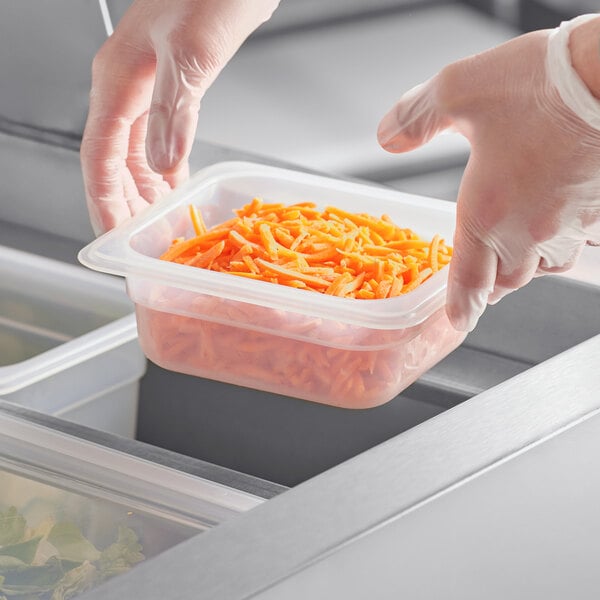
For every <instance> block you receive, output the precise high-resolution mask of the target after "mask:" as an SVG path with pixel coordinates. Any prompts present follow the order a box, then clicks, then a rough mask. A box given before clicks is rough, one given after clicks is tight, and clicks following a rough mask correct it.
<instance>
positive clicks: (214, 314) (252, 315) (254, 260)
mask: <svg viewBox="0 0 600 600" xmlns="http://www.w3.org/2000/svg"><path fill="white" fill-rule="evenodd" d="M189 215H190V220H191V225H192V228H191V231H192V233H191V236H192V237H190V239H184V238H183V237H181V238H177V239H175V240H173V241H172V244H171V246H170V247H169V248H168V249H167V250H166V251H165V252H164V253H163V254H162V256H161V258H162V259H163V260H166V261H171V262H175V263H179V264H182V265H189V266H193V267H200V268H203V269H209V270H213V271H217V272H223V273H230V274H232V275H234V276H237V277H243V278H246V279H255V280H258V281H264V282H269V283H275V284H279V285H284V286H288V287H292V288H296V289H299V290H303V291H306V292H313V293H318V294H325V295H328V296H336V297H340V298H351V299H356V300H357V301H365V300H379V299H386V298H393V297H397V296H401V295H404V294H408V293H410V292H412V291H414V290H415V289H417V288H418V287H419V286H420V285H422V284H423V283H424V282H425V281H427V280H428V279H429V278H430V277H432V276H433V275H434V274H435V273H436V272H437V271H439V270H440V269H442V268H443V267H444V266H446V265H447V264H448V263H449V262H450V260H451V257H452V248H451V247H449V246H447V245H446V244H445V242H444V240H443V239H442V238H441V236H439V235H435V236H434V237H433V238H432V239H431V240H426V239H422V238H421V237H419V235H417V233H415V232H414V231H413V230H411V229H409V228H406V227H401V226H399V224H396V223H394V222H393V221H392V219H391V218H390V217H389V216H387V215H382V216H381V217H376V216H373V215H369V214H366V213H360V214H353V213H350V212H348V211H344V210H342V209H339V208H335V207H326V208H325V209H323V210H320V209H317V207H316V205H315V204H313V203H310V202H302V203H297V204H293V205H287V206H286V205H284V204H279V203H264V202H263V201H262V200H261V199H260V198H253V199H252V201H251V202H249V203H247V204H246V205H244V206H242V207H241V208H239V209H237V210H235V211H234V215H235V216H234V217H233V218H231V219H229V220H228V221H226V222H224V223H220V224H218V225H215V226H214V227H211V228H207V227H206V225H205V223H204V220H203V218H202V214H201V213H200V211H199V210H198V208H196V207H193V206H191V207H190V208H189ZM189 293H190V292H188V291H186V290H180V291H179V292H175V291H173V290H171V291H170V292H169V293H168V294H167V293H165V296H164V298H163V300H162V306H161V305H160V303H158V304H157V303H156V302H155V308H150V307H144V306H141V305H138V306H137V309H136V310H137V313H138V321H139V322H140V323H141V326H140V340H141V341H142V343H143V345H144V348H145V351H146V352H147V353H148V356H149V357H151V358H152V357H155V359H156V360H157V362H158V363H159V364H161V366H164V367H166V368H173V369H174V370H179V371H183V372H187V373H191V374H193V375H198V376H201V377H210V378H215V379H218V380H221V381H228V382H230V383H234V384H236V385H246V386H250V387H256V388H258V389H265V390H268V391H272V392H276V393H283V394H287V395H291V396H296V397H299V398H305V399H308V400H313V401H316V402H323V403H326V404H333V405H336V406H343V407H347V408H365V407H370V406H375V405H377V404H380V403H382V402H384V401H387V400H389V399H391V398H392V397H393V396H394V395H395V394H397V393H398V391H400V390H402V389H404V388H405V387H406V386H407V385H409V384H410V383H412V382H413V381H414V380H415V379H416V378H417V377H418V376H419V375H420V373H422V371H423V369H425V368H427V367H428V366H431V365H432V364H434V363H435V362H437V360H438V359H439V358H440V356H441V355H442V354H445V353H447V352H448V351H449V350H450V349H452V348H454V347H455V346H456V345H457V344H458V343H459V342H460V341H461V340H462V339H463V337H464V334H462V333H460V332H456V331H454V330H453V329H452V327H450V325H449V322H448V320H447V317H446V316H445V313H444V312H443V308H440V309H438V311H437V313H436V314H435V315H432V316H430V317H429V319H428V320H427V322H426V323H418V324H415V325H412V326H410V327H408V328H402V327H400V328H398V329H390V330H385V329H384V330H379V329H369V328H363V327H357V326H355V325H352V324H349V323H346V322H344V321H343V320H339V321H338V320H336V319H323V318H318V317H315V316H309V315H304V314H300V313H294V312H287V311H286V310H285V309H272V308H269V307H263V306H259V305H254V304H251V303H245V302H238V301H234V300H229V299H226V298H219V297H216V296H212V295H210V294H207V295H204V294H197V295H195V296H193V297H192V299H191V301H190V299H189V297H188V294H189ZM179 295H181V300H179V298H178V297H179ZM180 303H181V304H180ZM177 305H180V306H183V307H185V310H184V312H185V313H186V314H170V313H171V311H172V310H173V308H174V306H177ZM194 314H196V315H197V316H194Z"/></svg>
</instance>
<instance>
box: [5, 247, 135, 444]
mask: <svg viewBox="0 0 600 600" xmlns="http://www.w3.org/2000/svg"><path fill="white" fill-rule="evenodd" d="M145 368H146V361H145V358H144V355H143V354H142V352H141V350H140V348H139V344H138V342H137V328H136V322H135V316H134V314H133V307H132V304H131V302H130V300H129V299H128V298H127V295H126V294H125V291H124V288H123V284H122V282H121V281H120V280H118V279H116V278H113V277H108V276H106V275H99V274H97V273H92V272H89V271H87V270H85V269H82V268H80V267H77V266H73V265H68V264H65V263H62V262H58V261H54V260H49V259H47V258H44V257H40V256H37V255H33V254H29V253H26V252H20V251H17V250H13V249H10V248H5V247H0V397H1V398H3V399H5V400H7V401H9V402H12V403H16V404H19V405H21V406H25V407H27V408H32V409H35V410H38V411H40V412H44V413H46V414H50V415H57V416H60V417H62V418H64V419H67V420H71V421H74V422H77V423H80V424H82V425H87V426H89V427H93V428H95V429H100V430H103V431H109V432H111V433H115V434H118V435H123V436H127V437H133V436H134V435H135V423H136V419H137V404H138V383H139V379H140V378H141V376H142V375H143V374H144V372H145Z"/></svg>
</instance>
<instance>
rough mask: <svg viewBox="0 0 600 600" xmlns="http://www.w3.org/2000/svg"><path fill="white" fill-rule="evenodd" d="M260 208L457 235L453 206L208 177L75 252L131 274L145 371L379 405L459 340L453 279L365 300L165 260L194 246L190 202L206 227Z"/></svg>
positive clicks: (280, 174) (283, 177) (225, 169)
mask: <svg viewBox="0 0 600 600" xmlns="http://www.w3.org/2000/svg"><path fill="white" fill-rule="evenodd" d="M254 197H259V198H261V199H262V200H263V201H264V202H267V203H269V202H281V203H283V204H293V203H297V202H307V201H310V202H314V203H315V204H316V205H317V207H318V208H320V209H324V208H325V207H326V206H336V207H339V208H342V209H344V210H346V211H349V212H353V213H360V212H362V213H369V214H373V215H377V216H379V215H382V214H387V215H389V216H390V217H391V219H392V220H393V222H394V223H396V224H397V225H398V226H400V227H406V228H410V229H412V230H413V231H415V232H416V233H417V234H419V236H420V237H421V238H424V239H431V238H432V237H433V236H434V235H435V234H436V233H437V234H440V235H441V236H442V237H443V238H444V239H452V235H453V228H454V219H455V206H454V204H453V203H450V202H444V201H442V200H435V199H431V198H423V197H417V196H413V195H409V194H404V193H402V192H398V191H394V190H389V189H386V188H382V187H375V186H367V185H363V184H357V183H352V182H347V181H341V180H337V179H331V178H325V177H321V176H316V175H309V174H306V173H301V172H296V171H290V170H284V169H279V168H273V167H267V166H263V165H255V164H252V163H239V162H232V163H220V164H217V165H213V166H211V167H208V168H206V169H204V170H202V171H200V172H198V173H197V174H196V175H195V176H194V177H192V178H191V179H190V181H189V182H188V183H187V184H186V185H184V186H182V187H181V188H180V189H178V190H176V191H175V192H173V193H172V194H171V195H170V196H169V198H167V199H165V200H164V201H162V202H161V203H159V204H158V205H155V206H153V207H151V208H150V209H148V210H147V211H145V212H144V213H143V214H142V215H140V216H138V217H136V218H135V219H133V220H131V221H130V222H129V223H127V224H125V225H123V226H121V227H119V228H117V229H115V230H113V231H111V232H109V233H107V234H105V235H104V236H102V237H101V238H99V239H98V240H96V241H94V242H93V243H92V244H90V245H89V246H87V247H86V248H84V249H83V250H82V252H81V253H80V260H81V261H82V262H83V263H84V264H86V265H87V266H89V267H91V268H95V269H99V270H102V271H106V272H109V273H114V274H120V275H125V276H126V278H127V290H128V293H129V295H130V297H131V299H132V300H133V302H134V303H135V305H136V316H137V322H138V332H139V340H140V344H141V346H142V349H143V351H144V353H145V354H146V356H147V357H148V358H150V360H152V361H153V362H155V363H156V364H158V365H160V366H162V367H164V368H167V369H170V370H173V371H177V372H182V373H187V374H191V375H196V376H200V377H204V378H209V379H215V380H219V381H224V382H227V383H232V384H236V385H240V386H246V387H251V388H255V389H259V390H265V391H269V392H274V393H277V394H283V395H287V396H292V397H296V398H301V399H304V400H310V401H314V402H320V403H323V404H329V405H333V406H339V407H345V408H370V407H373V406H377V405H380V404H383V403H385V402H387V401H389V400H391V399H392V398H393V397H395V396H396V395H397V394H399V393H400V392H401V391H402V390H404V389H405V388H406V387H408V386H409V385H410V384H411V383H413V382H414V381H415V380H416V379H417V378H418V377H419V376H420V375H421V374H422V373H423V372H425V371H426V370H428V369H429V368H430V367H432V366H433V365H434V364H435V363H437V362H438V361H439V360H441V359H442V358H443V357H445V356H446V355H447V354H448V353H450V352H451V351H452V350H454V349H455V348H456V347H457V346H458V345H459V344H460V343H461V342H462V341H463V339H464V337H465V334H464V333H462V332H457V331H455V330H454V329H453V328H452V327H451V325H450V323H449V321H448V319H447V317H446V314H445V310H444V303H445V289H446V280H447V269H442V270H440V271H438V272H437V273H435V274H434V275H433V276H432V277H431V278H430V279H428V280H427V281H426V282H425V283H423V284H422V285H420V286H419V287H418V288H417V289H416V290H413V291H412V292H410V293H408V294H406V295H404V296H399V297H395V298H388V299H380V300H357V299H349V298H338V297H333V296H329V295H324V294H318V293H310V292H307V291H304V290H298V289H294V288H290V287H287V286H282V285H277V284H273V283H268V282H264V281H257V280H251V279H246V278H242V277H237V276H233V275H230V274H228V273H219V272H215V271H209V270H205V269H198V268H192V267H189V266H186V265H180V264H174V263H169V262H165V261H161V260H159V258H158V257H160V255H161V254H162V253H163V252H165V251H166V250H167V248H168V247H169V246H170V243H171V241H172V240H173V239H174V238H177V237H186V238H188V237H192V236H193V235H194V232H193V228H192V224H191V222H190V219H189V216H188V215H189V213H188V208H189V205H190V204H194V205H195V206H196V207H197V208H199V209H200V211H201V212H202V215H203V217H204V220H205V222H206V225H207V227H209V228H210V227H211V226H213V225H217V224H219V223H221V222H223V221H226V220H227V219H230V218H231V216H232V210H233V209H236V208H240V207H241V206H243V205H244V204H246V203H248V202H250V201H251V200H252V198H254Z"/></svg>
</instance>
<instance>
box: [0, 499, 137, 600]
mask: <svg viewBox="0 0 600 600" xmlns="http://www.w3.org/2000/svg"><path fill="white" fill-rule="evenodd" d="M144 558H145V557H144V554H143V553H142V546H141V545H140V543H139V540H138V537H137V535H136V534H135V532H134V531H133V530H131V529H129V528H128V527H119V528H118V530H117V536H116V540H115V541H114V542H113V543H112V544H110V545H109V546H107V547H106V548H104V549H98V548H96V546H94V544H93V543H92V542H91V541H90V540H88V539H87V538H86V537H85V536H84V535H83V533H82V532H81V530H80V529H79V528H78V527H77V526H76V525H75V524H74V523H71V522H68V521H61V522H58V523H54V524H45V525H44V527H42V528H40V527H38V528H37V529H31V528H28V527H27V523H26V520H25V518H24V517H23V516H22V515H21V514H20V513H19V511H18V510H17V509H16V508H15V507H14V506H12V507H10V508H8V509H7V510H6V511H4V512H0V600H70V599H71V598H75V597H76V596H78V595H79V594H81V593H83V592H85V591H87V590H90V589H92V588H93V587H95V586H97V585H99V584H100V583H102V582H103V581H105V580H106V579H109V578H110V577H113V576H115V575H118V574H120V573H124V572H126V571H128V570H129V569H131V568H132V567H133V566H134V565H136V564H137V563H139V562H140V561H142V560H144Z"/></svg>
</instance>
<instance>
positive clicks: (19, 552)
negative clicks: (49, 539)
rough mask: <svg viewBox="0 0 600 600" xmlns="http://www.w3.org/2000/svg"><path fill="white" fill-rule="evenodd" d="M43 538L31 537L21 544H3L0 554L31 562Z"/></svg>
mask: <svg viewBox="0 0 600 600" xmlns="http://www.w3.org/2000/svg"><path fill="white" fill-rule="evenodd" d="M41 540H42V538H41V536H40V537H35V538H31V539H30V540H27V541H26V542H21V543H19V544H11V545H10V546H3V547H2V548H0V556H13V557H14V558H18V559H19V560H22V561H23V562H24V563H27V564H31V561H32V560H33V557H34V556H35V553H36V552H37V548H38V546H39V545H40V541H41Z"/></svg>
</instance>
